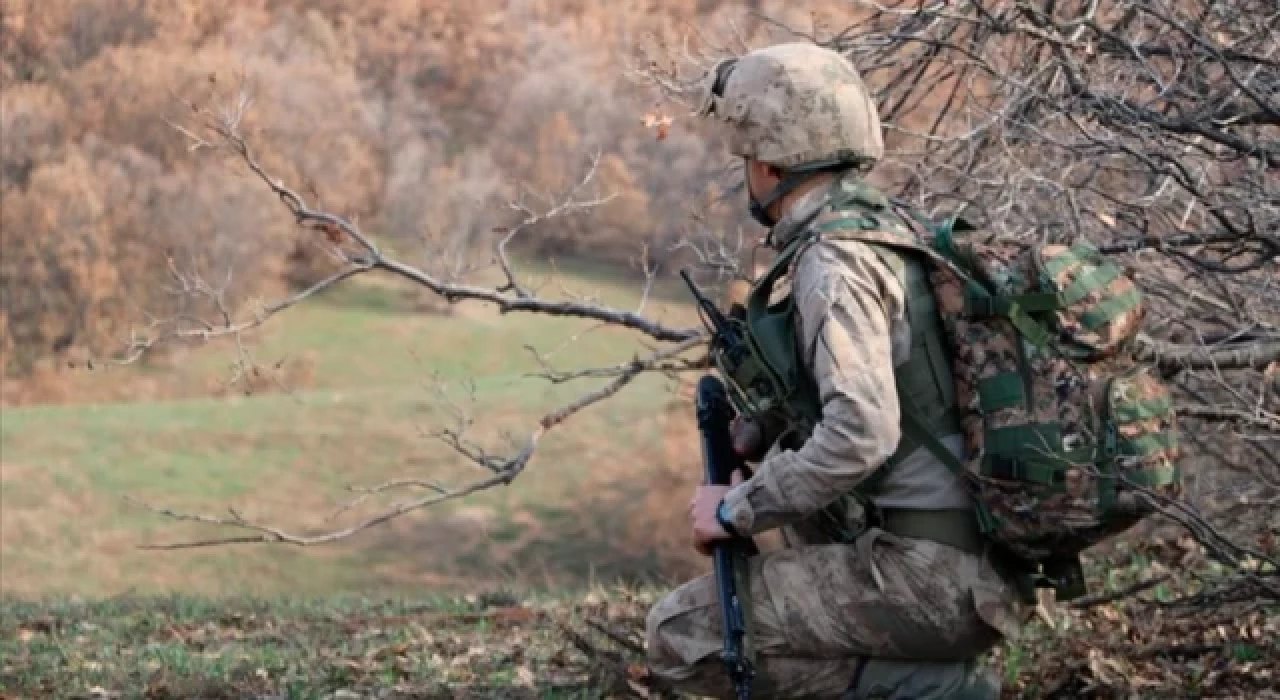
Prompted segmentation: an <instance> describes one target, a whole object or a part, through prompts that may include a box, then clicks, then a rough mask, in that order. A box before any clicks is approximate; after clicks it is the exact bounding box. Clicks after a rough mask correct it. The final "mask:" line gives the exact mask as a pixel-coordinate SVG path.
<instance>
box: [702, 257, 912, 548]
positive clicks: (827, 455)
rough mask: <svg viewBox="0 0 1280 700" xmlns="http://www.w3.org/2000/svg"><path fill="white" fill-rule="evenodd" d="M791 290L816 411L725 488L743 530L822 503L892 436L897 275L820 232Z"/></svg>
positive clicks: (772, 524) (882, 454) (891, 444)
mask: <svg viewBox="0 0 1280 700" xmlns="http://www.w3.org/2000/svg"><path fill="white" fill-rule="evenodd" d="M792 290H793V293H794V295H795V299H796V304H797V309H798V313H799V317H800V318H799V321H800V322H799V324H798V325H799V328H800V331H799V335H800V350H801V353H802V358H803V361H804V362H805V365H806V369H808V370H810V371H811V372H812V376H813V378H814V379H815V380H816V385H817V387H818V391H819V398H820V401H821V404H822V414H821V417H820V418H819V420H818V422H817V425H816V426H815V427H814V430H813V433H812V435H811V436H810V437H809V439H808V440H806V441H805V443H804V444H803V445H802V446H801V447H800V448H799V449H798V450H795V451H778V450H775V451H773V452H772V453H771V454H770V455H769V456H768V457H766V458H765V459H764V461H762V462H761V463H760V465H759V466H758V467H757V469H756V470H755V473H754V474H753V475H752V477H751V478H750V479H748V480H747V481H745V482H743V483H741V484H739V485H738V486H736V487H734V488H733V489H732V490H730V491H729V493H728V494H727V495H726V496H725V511H726V516H727V517H728V519H729V521H730V522H731V523H732V524H733V525H734V528H735V529H737V530H738V532H741V533H744V534H747V533H750V534H754V533H758V532H762V531H765V530H769V529H772V528H776V527H779V526H781V525H786V524H788V523H791V522H795V521H798V520H801V519H803V518H805V517H807V516H809V515H812V514H813V513H815V512H817V511H819V510H821V509H822V508H824V507H826V506H827V505H829V504H830V503H831V502H832V501H834V500H835V499H836V498H838V497H839V496H841V495H842V494H844V493H846V492H848V491H849V489H851V488H853V487H854V486H856V485H857V484H858V483H859V482H861V481H862V480H864V479H866V478H867V477H868V476H870V475H871V474H872V473H873V472H874V471H875V469H876V468H877V467H878V466H880V465H881V464H883V463H884V461H885V460H887V459H888V458H889V457H890V456H891V455H892V454H893V452H894V450H895V449H896V448H897V445H898V439H899V427H898V395H897V390H896V388H895V384H894V375H893V367H894V354H895V353H894V347H895V345H898V346H899V347H900V342H899V343H895V339H894V335H895V331H901V328H895V326H899V327H900V326H901V325H902V322H901V318H902V316H903V314H904V309H905V299H904V292H903V289H902V286H901V284H899V283H898V281H897V279H896V278H894V277H893V274H892V272H890V270H889V269H888V268H887V267H886V266H885V265H884V264H883V263H882V262H881V261H880V260H879V258H878V257H877V256H876V255H875V253H874V251H872V250H871V249H870V248H869V247H867V246H866V245H864V244H862V243H856V242H849V241H823V242H819V243H817V244H815V245H814V246H812V247H810V248H809V249H808V250H807V251H805V252H804V254H803V255H802V257H801V258H800V260H799V262H798V264H797V268H796V271H795V277H794V280H793V283H792ZM895 320H897V321H898V322H897V323H895ZM907 333H909V330H908V331H907Z"/></svg>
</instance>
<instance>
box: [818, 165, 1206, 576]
mask: <svg viewBox="0 0 1280 700" xmlns="http://www.w3.org/2000/svg"><path fill="white" fill-rule="evenodd" d="M862 187H863V188H865V185H863V186H862ZM877 196H878V197H877ZM877 202H883V204H884V206H883V207H877V206H875V204H876V203H877ZM847 205H848V203H846V207H845V208H843V209H839V210H829V211H827V212H825V213H824V215H822V216H820V217H818V220H817V221H816V222H815V223H816V224H817V225H816V227H815V228H816V229H817V230H819V231H821V230H822V229H841V228H843V230H841V231H840V232H839V233H838V234H835V235H836V237H839V238H852V239H856V240H861V241H864V242H866V243H869V244H871V245H872V246H873V248H876V247H881V246H888V247H891V248H895V249H897V250H901V251H904V252H907V253H908V254H910V252H915V253H920V254H922V255H916V256H914V257H916V258H918V259H921V260H922V261H923V262H924V264H925V266H926V269H927V271H928V277H929V284H930V286H931V288H932V291H933V297H934V300H935V302H936V305H937V309H938V313H939V314H940V316H941V320H942V325H943V328H944V335H945V338H946V342H947V344H948V345H949V347H950V350H951V353H952V356H953V358H952V365H953V376H954V382H955V391H956V402H957V407H958V410H959V412H960V422H961V428H962V433H963V436H964V444H965V451H964V454H965V456H964V458H963V459H962V460H957V459H956V458H955V456H954V455H953V454H952V453H951V452H950V451H948V450H947V449H946V448H945V446H943V445H942V443H941V442H940V441H939V440H938V437H937V436H936V435H934V434H932V433H931V432H930V431H928V430H926V429H925V428H924V425H923V423H922V421H920V420H919V416H921V415H923V412H922V408H923V407H920V406H913V405H911V404H910V401H909V397H902V398H905V399H906V400H904V401H903V402H902V405H901V411H902V421H901V422H902V429H903V435H904V438H912V439H915V440H917V441H918V442H919V443H920V444H922V445H923V446H924V447H926V448H928V449H929V450H930V451H931V452H932V453H933V454H934V455H935V456H936V457H937V458H938V459H939V460H941V461H942V462H943V463H945V464H946V465H947V466H948V467H950V468H951V469H952V470H953V471H955V472H957V473H959V474H960V475H961V476H962V477H964V480H965V482H966V483H967V485H968V486H969V487H970V489H971V491H972V493H973V494H974V496H975V498H976V501H977V511H978V518H979V525H980V527H981V529H982V531H983V533H984V535H985V536H986V537H987V538H988V539H989V540H990V541H992V542H993V543H995V544H996V545H998V546H999V547H1000V548H1002V549H1004V550H1005V551H1006V552H1007V553H1009V554H1012V555H1013V556H1015V557H1016V558H1018V559H1021V560H1022V561H1023V562H1026V563H1029V564H1032V565H1036V568H1040V569H1042V571H1040V572H1039V577H1040V579H1041V581H1042V582H1043V581H1044V580H1047V581H1048V582H1049V584H1050V585H1051V586H1052V587H1053V588H1055V589H1056V590H1057V592H1058V597H1059V598H1060V599H1070V598H1072V597H1076V596H1079V595H1082V594H1083V593H1084V580H1083V572H1082V571H1081V568H1080V564H1079V554H1080V552H1081V551H1082V550H1084V549H1086V548H1088V547H1090V546H1093V545H1095V544H1098V543H1100V542H1102V541H1104V540H1106V539H1108V538H1110V537H1112V536H1114V535H1116V534H1119V533H1121V532H1124V531H1125V530H1128V529H1129V528H1131V527H1133V526H1134V525H1135V524H1137V523H1138V522H1139V521H1141V520H1143V519H1144V518H1145V517H1146V516H1147V515H1150V514H1151V513H1153V512H1155V511H1156V510H1157V509H1158V504H1159V502H1160V501H1161V500H1162V499H1175V498H1178V497H1180V496H1181V492H1182V475H1181V470H1180V467H1179V464H1178V456H1179V446H1178V436H1177V431H1176V425H1175V419H1176V416H1175V413H1174V409H1173V403H1172V397H1171V394H1170V391H1169V388H1168V387H1167V386H1166V385H1165V384H1164V382H1163V381H1161V379H1160V378H1158V377H1157V376H1156V375H1154V374H1153V373H1152V372H1151V371H1150V370H1149V369H1148V368H1147V367H1146V366H1144V365H1142V364H1140V363H1138V362H1137V361H1136V360H1135V359H1134V357H1133V352H1132V350H1133V343H1134V339H1135V337H1136V336H1137V333H1138V331H1139V329H1140V326H1141V323H1142V321H1143V320H1144V318H1145V315H1146V307H1145V304H1144V300H1143V296H1142V293H1141V291H1140V289H1139V288H1138V286H1137V284H1136V283H1135V282H1134V280H1133V279H1132V277H1131V275H1129V274H1127V273H1126V271H1125V270H1124V269H1123V268H1121V267H1120V266H1119V265H1117V264H1115V263H1114V262H1112V261H1110V260H1108V259H1107V258H1106V257H1104V256H1103V255H1102V254H1101V253H1100V252H1099V251H1098V250H1097V249H1096V248H1095V247H1094V246H1092V245H1091V244H1090V243H1089V242H1088V241H1085V240H1079V241H1076V242H1073V243H1070V244H1064V243H1043V242H1036V241H1000V240H979V239H978V238H977V236H976V234H975V229H974V228H973V227H972V226H969V225H968V224H967V223H966V222H964V221H962V220H959V219H951V220H949V221H947V222H944V223H942V224H936V223H932V222H928V221H926V220H925V219H924V218H923V217H921V216H919V215H918V214H916V213H914V212H910V211H907V210H906V209H905V208H904V207H901V206H892V205H889V203H888V200H886V199H884V198H883V195H879V193H874V194H873V195H871V196H868V195H867V194H866V192H865V191H864V192H863V193H862V196H860V197H856V198H855V199H854V201H853V207H852V209H850V208H849V207H848V206H847ZM891 209H893V210H896V212H894V213H893V214H891V213H890V210H891ZM868 214H870V215H871V216H872V217H873V219H874V220H876V221H877V223H878V224H879V225H878V226H875V227H867V226H866V225H865V222H866V217H867V216H868ZM842 219H843V220H850V219H852V220H855V221H858V222H859V223H862V224H863V226H862V228H863V229H864V230H856V231H854V230H849V227H842V226H841V224H840V222H841V220H842ZM891 219H897V220H899V221H901V224H902V225H898V226H893V225H886V224H887V222H888V221H890V220H891ZM867 228H873V229H874V230H866V229H867ZM833 233H834V232H833ZM965 234H968V235H965ZM819 235H821V234H819ZM900 393H901V392H900Z"/></svg>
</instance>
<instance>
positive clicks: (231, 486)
mask: <svg viewBox="0 0 1280 700" xmlns="http://www.w3.org/2000/svg"><path fill="white" fill-rule="evenodd" d="M565 279H567V280H568V281H567V282H566V283H565V284H566V286H567V287H568V288H569V289H570V290H571V291H572V292H574V293H580V294H588V295H597V296H601V297H603V298H605V299H606V300H607V301H608V302H610V303H612V304H617V305H621V306H623V307H624V308H629V307H634V306H635V305H636V304H638V302H639V297H638V291H639V285H638V284H635V283H633V282H625V283H623V282H613V283H610V282H609V280H608V279H607V276H606V275H605V274H604V273H603V272H602V271H600V270H598V269H595V268H588V269H586V270H585V271H584V272H582V273H581V275H580V276H578V277H572V276H569V275H565ZM555 289H556V288H554V287H552V288H548V290H547V291H546V292H545V293H547V294H549V295H552V296H554V295H555V294H556V291H555ZM663 293H664V294H666V295H667V298H674V295H675V293H674V292H671V291H670V290H667V291H664V292H663ZM659 297H660V295H658V294H655V295H654V298H653V299H651V300H650V307H649V311H650V313H652V314H653V315H656V316H658V317H660V318H664V319H666V320H668V321H669V322H671V323H672V324H673V325H678V326H686V325H689V324H690V323H695V322H696V320H695V319H693V318H692V317H690V316H689V314H688V313H687V309H685V308H683V307H682V306H681V305H679V304H668V306H669V308H668V309H664V308H662V307H661V306H660V302H659ZM596 326H597V324H594V323H592V322H588V321H583V320H578V319H566V318H547V317H543V316H534V315H529V314H510V315H505V316H502V315H498V314H496V313H494V312H492V311H491V310H489V309H488V308H486V307H484V306H483V305H478V304H462V305H459V307H458V309H457V313H456V314H454V315H452V316H441V315H434V314H430V313H421V312H416V311H414V310H413V308H412V306H411V303H410V301H409V297H408V296H407V295H406V294H405V287H404V286H402V285H398V284H394V283H387V282H385V281H380V280H371V281H365V280H356V281H353V282H351V283H348V284H347V285H345V286H344V287H341V288H339V289H337V290H335V291H333V292H331V293H330V294H328V295H326V296H325V297H322V298H319V299H314V300H310V301H309V302H308V303H305V304H303V305H301V306H299V307H296V308H294V309H292V310H290V311H288V312H286V313H284V314H281V315H280V316H278V317H277V318H275V319H273V320H272V321H271V322H270V323H269V324H268V325H267V326H266V327H265V329H264V330H263V331H261V332H260V333H258V334H257V335H256V336H255V337H253V338H252V339H251V340H250V343H249V345H248V349H249V350H250V351H251V353H252V354H253V357H254V359H255V360H256V361H257V362H259V363H261V364H262V365H264V366H270V365H273V364H275V363H276V362H278V361H280V360H285V361H289V360H296V359H298V358H304V357H309V358H310V361H311V362H312V363H313V369H314V374H313V376H312V378H311V379H310V381H309V382H308V383H307V384H306V385H305V386H301V387H297V388H293V389H292V390H291V391H289V392H281V391H276V392H272V393H257V394H253V395H250V396H240V395H238V394H234V393H233V394H232V395H231V397H230V398H207V397H194V398H188V399H182V400H168V401H146V402H136V403H124V402H121V403H98V404H65V405H44V406H27V407H13V408H9V407H7V408H5V410H4V413H3V419H2V420H0V455H2V457H3V471H2V472H0V474H2V478H3V489H2V491H0V518H3V521H2V523H0V524H2V525H3V527H2V528H0V531H2V532H0V545H2V546H0V559H2V560H3V566H0V587H2V588H3V589H4V591H5V592H6V593H13V594H22V595H58V594H81V595H89V596H102V595H114V594H120V593H126V592H140V593H165V592H168V591H173V590H182V591H186V592H190V593H207V594H215V595H233V594H241V593H250V594H260V595H274V594H283V593H297V594H301V595H326V594H331V593H335V592H343V591H357V590H358V591H365V592H370V591H385V592H397V591H414V590H421V589H423V588H428V587H430V588H438V589H450V588H452V589H458V588H465V587H466V586H468V585H469V582H472V581H475V580H485V579H491V578H497V579H504V580H505V579H519V578H521V577H524V576H525V575H526V574H529V573H532V575H533V576H534V577H535V579H536V581H537V582H539V583H543V584H546V585H559V584H562V583H566V582H568V583H575V584H582V583H587V582H588V581H589V579H590V578H591V577H592V576H604V577H624V578H632V579H634V578H637V577H640V578H643V577H644V575H645V574H646V573H650V572H648V569H649V568H651V566H652V553H650V552H645V551H622V552H620V551H619V549H620V546H621V544H622V542H623V540H624V539H626V538H628V533H626V532H625V531H623V528H622V523H621V522H620V521H619V519H618V517H617V515H618V514H619V513H623V512H625V509H626V507H627V503H628V502H629V501H630V500H632V499H631V496H633V495H634V490H633V491H630V492H629V491H627V490H626V489H622V490H618V489H607V490H606V489H601V488H599V484H600V482H601V480H602V475H603V474H604V473H605V471H607V472H608V473H616V474H619V475H625V474H627V470H628V469H632V468H634V470H635V472H636V473H637V474H639V473H642V472H643V471H644V469H645V468H646V467H647V466H651V465H653V463H654V460H657V459H659V458H660V454H661V453H660V451H659V450H658V447H659V446H660V444H661V434H660V429H661V426H660V421H659V416H660V414H661V411H662V408H663V406H664V405H665V403H666V402H667V400H668V399H669V393H668V391H667V389H668V381H667V380H665V379H663V378H661V377H643V378H641V379H639V380H637V381H636V382H635V383H634V384H633V385H631V386H629V387H628V388H627V389H625V390H624V391H623V392H622V393H621V394H619V395H618V396H616V397H614V398H613V399H611V400H609V401H608V402H605V403H602V404H598V405H596V406H594V407H591V408H589V409H587V410H586V411H584V412H583V413H581V414H579V415H578V416H577V417H575V418H573V419H571V422H570V423H569V424H567V425H566V426H563V427H562V428H560V429H557V430H554V431H552V432H550V433H549V434H548V435H547V436H546V437H545V438H543V440H542V441H541V442H540V444H539V447H538V452H537V454H536V456H535V458H534V461H533V462H532V463H531V465H530V466H529V468H528V471H527V472H526V473H525V474H523V475H522V476H521V477H519V478H518V479H517V480H516V481H515V482H514V483H513V484H512V485H510V486H507V487H502V488H498V489H494V490H492V491H489V492H485V493H481V494H477V495H475V496H472V497H469V498H466V499H462V500H459V501H457V502H452V503H448V504H443V505H440V506H433V507H431V508H430V509H427V510H423V511H419V512H417V513H414V514H410V515H407V516H404V517H403V518H402V519H400V520H397V521H393V522H392V523H391V524H389V525H387V526H382V527H378V528H376V529H373V530H369V531H365V532H363V533H361V534H359V535H356V536H354V537H352V538H350V539H349V540H345V541H343V542H341V543H338V544H334V545H325V546H323V547H320V548H309V549H299V548H296V547H290V546H285V545H248V546H245V545H241V546H235V547H223V548H214V549H196V550H179V551H146V550H142V549H140V548H139V545H143V544H148V543H158V542H166V541H176V540H190V539H204V538H208V537H211V536H219V535H234V534H242V533H237V532H235V531H232V530H227V529H219V528H214V527H211V526H207V525H196V524H190V523H176V522H174V521H173V520H171V519H168V518H166V517H163V516H161V515H157V514H155V513H152V512H150V511H148V510H146V509H143V508H140V507H138V506H137V505H136V504H131V503H128V502H126V500H125V497H126V496H127V497H131V498H134V499H137V500H140V501H144V502H147V503H152V504H155V505H158V506H164V507H172V508H175V509H179V510H183V511H189V512H201V513H209V514H212V515H219V516H225V515H226V514H227V509H228V507H234V508H236V509H237V511H238V512H240V513H241V514H242V515H244V516H245V517H246V518H250V519H253V520H256V521H262V522H267V523H270V524H272V525H278V526H281V527H283V528H285V529H288V530H290V531H291V532H295V533H308V532H318V531H321V530H327V529H330V528H335V527H344V526H346V525H349V524H351V523H354V522H356V521H357V520H358V518H360V517H362V516H367V515H369V514H372V513H374V512H376V511H377V510H378V509H379V508H380V507H386V506H388V505H389V504H391V503H393V502H396V501H397V500H398V499H402V498H405V497H407V496H409V495H412V494H414V493H417V492H406V491H399V492H393V493H391V494H389V495H387V496H385V497H382V498H380V499H373V500H371V501H370V502H368V503H366V504H364V505H363V506H362V507H361V508H359V509H357V510H355V511H352V512H350V513H347V514H345V515H344V516H343V517H342V518H340V519H339V520H336V521H326V520H325V517H326V516H328V515H330V514H331V513H333V512H334V510H335V509H336V508H338V507H339V506H341V505H342V504H343V503H345V502H347V501H348V500H350V499H351V498H352V495H353V494H351V493H350V492H348V491H347V490H346V489H347V487H348V486H350V485H363V486H368V485H373V484H377V483H381V482H384V481H386V480H389V479H394V478H404V477H421V478H428V479H435V480H439V481H441V482H444V483H446V484H454V485H461V484H465V483H468V482H469V481H471V480H474V479H476V478H478V477H481V476H483V474H482V473H481V470H480V469H479V468H477V467H475V466H474V465H469V464H467V463H465V462H464V461H463V460H461V459H460V458H459V457H458V456H457V455H456V454H454V453H453V452H452V451H451V450H449V449H448V448H447V447H446V446H445V445H444V444H443V443H441V442H439V441H437V440H435V439H432V438H431V437H429V436H427V433H429V432H431V431H434V430H438V429H440V428H444V427H450V426H452V425H453V420H454V415H453V414H452V413H451V409H450V407H449V406H448V405H447V404H446V403H445V402H443V401H441V399H440V397H439V395H438V394H437V393H436V390H437V389H438V388H440V387H441V386H443V387H447V389H448V391H449V396H450V397H451V399H450V400H451V401H453V402H455V403H456V404H457V406H458V407H460V408H461V409H463V410H464V411H465V412H466V413H467V414H469V415H471V416H473V417H474V418H475V419H476V420H475V423H474V425H473V426H472V427H471V428H470V429H469V432H470V434H471V435H472V437H474V438H475V439H476V441H477V442H479V443H480V444H482V445H483V446H484V447H485V448H487V449H489V450H492V451H495V452H505V451H512V448H511V447H509V446H510V445H511V441H510V439H508V438H507V437H506V436H507V435H508V434H509V435H510V436H514V437H515V438H516V439H519V440H523V438H524V436H525V435H527V434H528V432H529V431H530V430H531V429H532V428H533V427H534V426H535V424H536V420H537V418H538V417H539V416H540V415H541V414H542V413H543V412H545V411H546V410H549V409H552V408H555V407H557V406H559V405H561V404H563V403H565V402H566V401H568V400H570V399H572V398H574V397H576V396H577V395H579V394H580V393H582V392H584V391H586V390H588V389H590V388H593V387H594V386H598V385H599V384H600V383H601V382H600V381H599V380H583V381H582V382H581V383H572V384H565V385H553V384H550V383H548V382H546V381H545V380H543V379H541V378H537V377H531V376H529V375H530V374H531V373H536V372H537V371H539V365H538V363H537V362H536V361H535V360H534V358H533V356H532V355H531V354H530V352H529V351H528V350H526V349H524V346H525V345H530V346H533V347H534V348H537V349H538V351H539V352H542V353H545V354H547V355H549V357H550V361H551V362H552V363H553V364H554V365H555V366H557V367H564V368H571V367H580V366H586V365H611V364H616V363H619V362H623V361H626V360H628V359H630V358H631V357H632V356H633V355H635V354H636V353H638V352H645V350H644V348H643V346H641V345H640V344H639V343H638V342H637V341H638V340H639V336H638V334H635V333H630V332H622V331H617V330H615V329H611V328H598V327H596ZM234 358H235V353H234V352H233V346H232V345H231V344H230V343H213V344H210V345H208V346H205V347H200V348H197V349H195V350H193V351H192V352H191V353H190V354H188V355H187V356H185V357H184V358H183V359H182V360H181V362H180V363H178V364H177V366H176V367H174V368H172V369H170V370H167V371H168V373H169V380H171V381H174V382H185V383H188V384H191V385H193V386H201V385H203V384H207V383H209V382H210V381H211V380H217V379H221V378H227V377H230V376H231V372H230V369H229V363H231V362H232V361H233V360H234ZM130 372H133V373H135V374H136V376H143V375H150V376H153V377H154V376H155V375H156V373H157V370H156V369H155V368H151V369H137V370H135V369H132V368H130V369H114V368H113V369H112V370H110V371H108V372H105V373H103V374H101V375H100V376H101V379H100V381H116V382H120V381H130V380H131V379H130V378H131V377H133V376H135V374H129V373H130ZM81 380H83V381H95V380H94V379H93V378H92V377H90V378H81ZM471 380H474V396H472V395H471V394H470V393H469V390H468V386H467V383H468V382H469V381H471ZM602 467H603V469H602ZM628 541H629V540H628ZM597 555H601V557H597ZM597 558H600V561H599V562H597V561H595V559H597Z"/></svg>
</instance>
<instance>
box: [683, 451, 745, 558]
mask: <svg viewBox="0 0 1280 700" xmlns="http://www.w3.org/2000/svg"><path fill="white" fill-rule="evenodd" d="M729 480H730V484H731V485H729V486H725V485H723V484H701V485H699V486H698V488H697V490H695V491H694V492H693V498H692V499H691V500H690V501H689V522H690V523H691V524H692V525H693V546H694V547H695V548H696V549H697V550H698V552H700V553H701V554H703V555H707V556H710V554H711V547H712V546H713V545H714V544H715V542H716V540H725V539H729V533H727V532H725V530H724V528H723V527H721V525H720V521H719V520H716V509H717V508H719V507H720V501H722V500H724V495H725V494H726V493H728V492H729V489H731V488H733V487H734V486H737V485H738V484H740V483H742V480H743V476H742V471H741V470H734V472H733V474H731V475H730V476H729Z"/></svg>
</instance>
